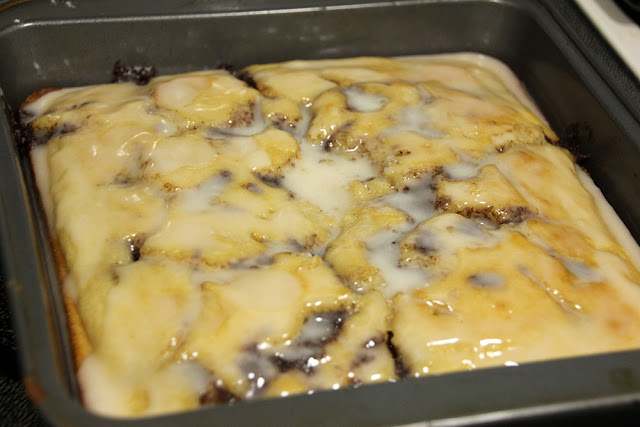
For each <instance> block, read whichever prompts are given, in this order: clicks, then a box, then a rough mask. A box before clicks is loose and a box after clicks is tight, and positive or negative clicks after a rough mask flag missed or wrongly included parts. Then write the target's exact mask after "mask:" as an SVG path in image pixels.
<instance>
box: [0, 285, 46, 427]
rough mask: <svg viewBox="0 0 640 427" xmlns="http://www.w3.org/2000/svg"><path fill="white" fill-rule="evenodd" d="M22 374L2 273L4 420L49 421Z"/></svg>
mask: <svg viewBox="0 0 640 427" xmlns="http://www.w3.org/2000/svg"><path fill="white" fill-rule="evenodd" d="M20 377H21V375H20V366H19V362H18V348H17V344H16V337H15V333H14V331H13V328H12V325H11V315H10V313H9V301H8V298H7V294H6V292H5V288H4V282H3V281H2V278H1V277H0V424H1V425H3V426H44V425H46V423H45V422H44V420H43V419H42V417H41V416H40V414H39V413H38V411H37V410H36V409H35V408H34V406H33V404H32V403H31V401H30V400H29V398H28V397H27V395H26V393H25V390H24V386H23V385H22V381H21V379H20Z"/></svg>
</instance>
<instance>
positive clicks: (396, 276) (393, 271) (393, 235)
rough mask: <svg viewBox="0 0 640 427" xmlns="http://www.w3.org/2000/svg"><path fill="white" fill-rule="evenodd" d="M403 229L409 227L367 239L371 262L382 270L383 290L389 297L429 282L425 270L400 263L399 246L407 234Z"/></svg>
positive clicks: (388, 231) (384, 232)
mask: <svg viewBox="0 0 640 427" xmlns="http://www.w3.org/2000/svg"><path fill="white" fill-rule="evenodd" d="M403 231H405V232H406V231H407V229H406V228H404V229H399V230H386V231H383V232H381V233H378V234H377V235H376V236H374V237H373V238H371V239H368V240H367V241H366V246H367V249H368V259H369V262H371V265H373V266H374V267H376V268H378V269H379V270H380V273H381V274H382V277H383V278H384V286H383V287H382V289H381V291H382V293H383V294H384V296H385V297H387V298H392V297H393V296H394V295H395V294H397V293H398V292H410V291H411V290H412V289H415V288H420V287H424V286H426V285H428V283H429V275H428V274H427V272H426V271H425V270H423V269H420V268H418V267H414V266H408V267H407V266H401V265H400V252H399V246H400V241H402V239H403V238H404V235H405V233H403Z"/></svg>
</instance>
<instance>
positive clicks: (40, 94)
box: [20, 87, 59, 110]
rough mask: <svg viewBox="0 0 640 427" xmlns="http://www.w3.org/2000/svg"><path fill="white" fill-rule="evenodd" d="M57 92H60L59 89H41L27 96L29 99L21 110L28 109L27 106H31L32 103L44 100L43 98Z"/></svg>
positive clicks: (21, 106) (22, 105)
mask: <svg viewBox="0 0 640 427" xmlns="http://www.w3.org/2000/svg"><path fill="white" fill-rule="evenodd" d="M56 90H59V88H57V87H48V88H45V89H40V90H39V91H37V92H33V93H32V94H31V95H29V96H27V99H25V100H24V102H23V103H22V104H21V105H20V110H22V109H23V108H24V107H26V106H27V105H29V104H31V103H32V102H35V101H37V100H38V99H40V98H42V97H43V96H45V95H46V94H48V93H49V92H53V91H56Z"/></svg>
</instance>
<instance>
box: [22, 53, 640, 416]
mask: <svg viewBox="0 0 640 427" xmlns="http://www.w3.org/2000/svg"><path fill="white" fill-rule="evenodd" d="M243 75H244V76H245V80H246V81H248V82H250V83H251V84H247V83H246V82H245V81H243V80H241V79H238V78H236V77H235V76H234V75H232V74H230V73H228V72H226V71H222V70H213V71H200V72H194V73H187V74H182V75H174V76H162V77H158V78H154V79H152V80H151V81H150V82H149V83H148V84H146V85H135V84H134V83H117V84H106V85H96V86H90V87H84V88H72V89H60V90H54V91H50V92H48V93H44V92H43V93H41V94H39V96H35V97H32V99H29V102H28V103H26V104H25V105H24V106H23V108H22V115H23V117H24V118H25V119H24V125H25V132H27V133H28V135H29V139H30V140H31V141H32V142H33V147H32V150H31V158H32V162H33V167H34V171H35V174H36V178H37V182H38V187H39V190H40V194H41V196H42V202H43V203H42V205H43V206H44V208H45V211H46V214H47V219H48V222H49V226H50V230H51V234H52V236H53V240H54V253H55V254H56V255H57V256H58V265H59V273H60V279H61V282H62V283H63V285H64V293H65V300H66V302H67V306H68V312H69V316H70V317H69V319H70V325H71V330H72V336H73V337H74V339H73V344H74V348H75V354H76V359H77V364H78V378H79V382H80V385H81V388H82V391H83V396H84V401H85V403H86V405H87V406H88V407H89V408H90V409H92V410H95V411H97V412H100V413H104V414H108V415H112V416H136V415H146V414H155V413H162V412H168V411H179V410H185V409H189V408H195V407H198V406H200V405H203V404H220V403H232V402H236V401H240V400H246V399H254V398H261V397H275V396H286V395H289V394H299V393H309V392H313V391H314V390H321V389H335V388H339V387H345V386H352V385H358V384H362V383H371V382H380V381H394V380H398V379H401V378H404V377H410V376H422V375H426V374H431V373H440V372H449V371H455V370H466V369H473V368H480V367H486V366H499V365H517V364H519V363H524V362H528V361H534V360H544V359H550V358H558V357H567V356H573V355H579V354H590V353H598V352H607V351H615V350H622V349H630V348H636V347H638V346H639V345H640V311H639V309H638V307H640V291H639V287H638V283H640V273H639V272H638V269H637V260H638V259H639V257H638V247H637V245H636V243H635V241H633V239H632V238H631V237H630V235H629V233H628V232H627V231H626V229H624V227H623V226H622V225H621V222H620V220H619V219H618V218H617V217H615V216H614V215H612V214H611V211H612V210H611V209H610V207H609V206H608V205H607V204H606V202H605V201H604V199H603V197H602V195H601V194H600V193H599V191H598V190H597V189H596V188H595V186H594V185H593V183H592V182H591V180H590V179H589V177H588V176H587V174H586V173H585V172H583V171H582V170H581V169H580V168H579V167H578V166H576V164H575V162H574V158H573V156H572V155H571V154H570V153H569V152H568V151H566V150H565V149H563V148H560V147H559V146H558V145H557V141H558V138H557V137H556V135H555V134H554V132H553V131H552V130H551V129H550V128H549V127H548V125H547V124H546V122H545V121H544V119H543V118H542V117H541V116H540V114H539V113H538V112H537V110H536V108H535V106H534V105H533V104H532V103H531V101H530V100H529V99H528V98H527V97H526V94H525V93H524V90H523V89H522V88H521V87H520V86H519V84H518V82H517V80H516V79H515V77H514V76H513V75H512V74H511V73H510V71H509V70H508V69H507V68H506V67H505V66H504V65H503V64H501V63H499V62H498V61H496V60H494V59H491V58H488V57H485V56H482V55H476V54H456V55H437V56H419V57H403V58H352V59H340V60H320V61H293V62H286V63H281V64H269V65H254V66H250V67H248V68H246V69H245V70H243ZM559 102H560V101H559Z"/></svg>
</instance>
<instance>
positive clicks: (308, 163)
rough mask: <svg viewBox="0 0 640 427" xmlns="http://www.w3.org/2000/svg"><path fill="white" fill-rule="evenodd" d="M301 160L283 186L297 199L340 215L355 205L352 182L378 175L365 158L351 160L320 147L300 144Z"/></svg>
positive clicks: (288, 171)
mask: <svg viewBox="0 0 640 427" xmlns="http://www.w3.org/2000/svg"><path fill="white" fill-rule="evenodd" d="M300 149H301V157H300V159H299V160H297V161H296V163H295V164H294V165H293V166H291V167H289V168H287V170H285V171H284V179H283V180H282V185H283V186H284V187H285V188H287V189H288V190H290V191H292V192H293V193H294V194H295V195H296V196H297V197H300V198H302V199H304V200H307V201H309V202H311V203H313V204H315V205H316V206H318V207H320V209H322V210H323V211H324V212H326V213H327V214H329V215H334V216H339V215H340V214H341V213H343V212H344V211H345V210H346V209H348V208H349V207H350V206H351V205H352V204H353V200H352V197H351V193H350V191H349V183H350V182H351V181H355V180H366V179H368V178H371V177H373V176H375V170H374V168H373V166H372V165H371V163H370V162H369V161H367V160H365V159H364V158H361V157H357V156H354V157H353V158H351V159H350V158H347V157H343V156H339V155H338V156H337V155H335V154H331V153H329V152H326V151H324V150H323V149H322V147H320V146H319V145H316V146H314V145H311V144H309V143H306V142H303V143H301V144H300Z"/></svg>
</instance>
